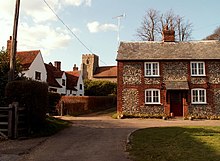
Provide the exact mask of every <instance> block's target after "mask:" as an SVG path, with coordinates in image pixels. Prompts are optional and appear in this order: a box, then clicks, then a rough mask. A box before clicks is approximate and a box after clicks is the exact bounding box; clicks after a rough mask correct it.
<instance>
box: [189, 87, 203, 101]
mask: <svg viewBox="0 0 220 161" xmlns="http://www.w3.org/2000/svg"><path fill="white" fill-rule="evenodd" d="M191 99H192V104H205V103H206V90H205V89H202V88H195V89H192V90H191Z"/></svg>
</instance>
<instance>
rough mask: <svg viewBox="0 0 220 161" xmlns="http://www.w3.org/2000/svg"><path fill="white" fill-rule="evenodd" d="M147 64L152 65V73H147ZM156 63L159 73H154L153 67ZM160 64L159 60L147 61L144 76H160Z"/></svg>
mask: <svg viewBox="0 0 220 161" xmlns="http://www.w3.org/2000/svg"><path fill="white" fill-rule="evenodd" d="M147 64H149V65H150V73H151V74H147V67H146V66H147ZM154 64H156V65H157V69H156V72H157V74H153V73H154V70H155V69H153V66H154ZM159 65H160V64H159V62H145V63H144V76H145V77H159V76H160V66H159Z"/></svg>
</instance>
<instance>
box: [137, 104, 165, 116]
mask: <svg viewBox="0 0 220 161" xmlns="http://www.w3.org/2000/svg"><path fill="white" fill-rule="evenodd" d="M140 114H143V115H149V116H162V115H164V106H163V105H144V106H141V107H140Z"/></svg>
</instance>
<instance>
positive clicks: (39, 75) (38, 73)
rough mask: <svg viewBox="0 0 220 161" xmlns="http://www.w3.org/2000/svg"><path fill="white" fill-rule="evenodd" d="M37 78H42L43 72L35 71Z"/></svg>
mask: <svg viewBox="0 0 220 161" xmlns="http://www.w3.org/2000/svg"><path fill="white" fill-rule="evenodd" d="M35 80H41V72H37V71H35Z"/></svg>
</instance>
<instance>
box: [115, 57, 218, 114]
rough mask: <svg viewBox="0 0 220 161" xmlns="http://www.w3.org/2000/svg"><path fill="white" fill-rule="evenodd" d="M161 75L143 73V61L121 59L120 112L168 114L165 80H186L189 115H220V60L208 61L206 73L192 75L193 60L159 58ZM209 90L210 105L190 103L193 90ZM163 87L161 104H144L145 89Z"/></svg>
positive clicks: (208, 99) (118, 106)
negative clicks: (145, 74) (151, 75)
mask: <svg viewBox="0 0 220 161" xmlns="http://www.w3.org/2000/svg"><path fill="white" fill-rule="evenodd" d="M159 64H160V77H145V76H144V61H132V62H129V61H118V99H117V109H118V112H119V113H121V114H129V115H142V114H143V115H149V116H162V115H165V114H167V115H169V112H170V111H169V108H168V107H169V106H168V104H167V99H168V98H166V97H167V90H166V84H165V83H164V82H166V81H187V82H188V84H189V90H188V91H187V95H188V96H187V103H186V109H184V112H185V113H187V116H196V117H201V118H203V117H204V118H205V117H213V116H220V61H208V60H207V61H205V71H206V76H201V77H191V76H190V61H159ZM193 88H204V89H206V96H207V104H203V105H199V104H191V89H193ZM146 89H160V97H161V98H160V100H161V104H159V105H146V104H145V90H146Z"/></svg>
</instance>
